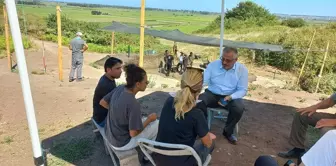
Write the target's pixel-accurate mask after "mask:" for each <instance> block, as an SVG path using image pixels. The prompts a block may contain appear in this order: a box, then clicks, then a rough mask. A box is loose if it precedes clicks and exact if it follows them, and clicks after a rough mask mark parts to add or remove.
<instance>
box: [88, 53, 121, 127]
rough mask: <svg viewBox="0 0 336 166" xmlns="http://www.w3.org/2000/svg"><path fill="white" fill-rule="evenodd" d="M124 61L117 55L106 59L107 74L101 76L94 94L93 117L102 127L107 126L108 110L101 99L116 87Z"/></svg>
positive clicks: (105, 68)
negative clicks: (101, 102) (102, 104)
mask: <svg viewBox="0 0 336 166" xmlns="http://www.w3.org/2000/svg"><path fill="white" fill-rule="evenodd" d="M122 63H123V62H122V61H121V60H120V59H118V58H115V57H110V58H108V59H107V60H106V61H105V64H104V70H105V74H104V75H103V76H101V77H100V79H99V82H98V84H97V87H96V89H95V91H94V95H93V119H94V120H95V121H96V122H97V123H98V125H100V126H101V127H104V126H105V123H106V116H107V112H108V110H107V109H106V108H104V107H102V106H101V105H100V104H99V102H100V100H101V99H102V98H103V97H104V96H105V95H107V94H108V93H110V92H111V91H112V90H113V89H114V88H115V87H116V82H115V79H118V78H120V75H121V73H122Z"/></svg>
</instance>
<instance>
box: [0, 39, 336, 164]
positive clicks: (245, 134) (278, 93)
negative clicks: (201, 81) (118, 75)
mask: <svg viewBox="0 0 336 166" xmlns="http://www.w3.org/2000/svg"><path fill="white" fill-rule="evenodd" d="M36 43H37V45H38V46H39V45H40V44H39V43H40V42H39V41H36ZM45 48H46V60H47V74H43V75H36V74H31V73H32V72H33V71H41V70H42V69H43V65H42V58H41V57H42V51H41V50H36V51H27V56H26V59H27V64H28V71H29V73H30V75H29V77H30V83H31V88H32V93H33V99H34V105H35V112H36V117H37V122H38V127H39V134H40V139H41V142H43V143H42V144H43V148H45V149H47V150H48V152H49V154H48V157H49V161H50V163H49V164H50V165H112V162H111V161H110V160H111V159H110V158H109V157H108V156H106V155H105V154H104V149H103V145H102V144H101V140H100V139H99V138H97V137H96V136H95V135H94V134H93V133H92V125H91V124H90V122H89V120H90V118H91V115H92V109H91V108H92V95H93V91H94V88H95V86H96V83H97V81H98V79H99V77H100V76H101V74H102V73H103V71H102V70H101V69H100V70H99V69H95V68H92V67H91V66H89V64H90V63H91V62H93V61H95V60H98V59H100V58H102V57H104V56H105V55H104V54H96V53H87V54H86V55H85V65H84V76H85V77H86V78H87V79H86V80H85V81H84V82H73V83H69V82H67V75H68V73H69V64H70V52H69V51H68V50H67V48H63V53H64V56H63V60H64V82H60V81H58V72H57V68H58V67H57V55H56V53H57V46H56V44H54V43H49V42H46V43H45ZM6 64H7V62H6V59H0V94H1V95H0V101H1V102H0V163H1V165H6V166H11V165H13V166H14V165H15V166H18V165H19V166H20V165H24V166H26V165H33V161H32V149H31V143H30V137H29V131H28V127H27V120H26V114H25V109H24V104H23V98H22V92H21V85H20V79H19V75H18V74H17V73H11V72H9V71H8V70H7V65H6ZM160 79H161V78H160ZM163 91H166V92H168V91H175V89H174V88H172V89H169V88H167V89H164V90H163V89H161V88H157V89H150V88H149V89H148V90H147V91H146V92H144V93H141V94H139V95H138V96H137V97H139V98H140V102H141V104H142V110H143V111H144V112H146V113H148V112H159V111H160V109H161V107H162V105H163V102H164V100H165V99H166V98H167V97H168V95H167V93H165V92H163ZM320 97H321V95H312V94H308V93H305V92H294V91H288V90H283V89H279V90H276V89H266V88H263V87H261V86H255V87H252V88H251V89H250V91H249V95H248V97H246V100H245V104H246V107H247V108H248V111H246V112H245V114H244V116H243V119H242V121H241V123H240V133H239V145H237V146H233V145H230V144H228V143H227V141H226V140H225V139H224V138H223V137H222V136H221V130H222V127H223V125H224V123H223V122H221V121H215V124H214V125H213V128H212V131H213V132H214V133H215V134H216V135H217V136H218V140H216V149H215V151H214V153H213V159H212V164H211V165H214V166H217V165H218V166H223V165H228V166H233V165H239V166H251V165H253V162H254V160H255V159H256V158H257V157H258V156H259V155H262V154H269V155H276V153H277V152H278V151H280V150H285V149H286V148H288V147H289V146H288V144H287V137H288V133H289V130H290V124H291V121H292V115H293V110H294V108H295V107H303V106H307V105H310V104H311V103H316V102H317V101H318V100H319V98H320ZM330 111H335V110H334V109H331V110H330ZM73 149H76V151H72V150H73ZM81 156H84V157H81ZM276 159H277V160H278V161H279V163H280V165H281V164H283V163H284V160H282V159H280V158H276Z"/></svg>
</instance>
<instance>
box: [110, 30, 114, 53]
mask: <svg viewBox="0 0 336 166" xmlns="http://www.w3.org/2000/svg"><path fill="white" fill-rule="evenodd" d="M113 49H114V32H112V39H111V55H113Z"/></svg>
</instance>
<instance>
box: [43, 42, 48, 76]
mask: <svg viewBox="0 0 336 166" xmlns="http://www.w3.org/2000/svg"><path fill="white" fill-rule="evenodd" d="M42 57H43V68H44V73H47V65H46V62H45V53H44V41H43V40H42Z"/></svg>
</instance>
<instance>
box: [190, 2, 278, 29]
mask: <svg viewBox="0 0 336 166" xmlns="http://www.w3.org/2000/svg"><path fill="white" fill-rule="evenodd" d="M224 22H225V23H224V26H225V29H244V28H249V27H262V26H269V25H277V24H278V19H277V17H276V16H275V15H273V14H271V13H270V12H269V11H268V10H267V9H265V8H263V7H262V6H259V5H258V4H256V3H254V2H251V1H246V2H240V3H239V4H238V5H237V7H235V8H232V9H231V10H229V11H227V13H226V15H225V19H224ZM220 23H221V16H218V17H217V18H216V19H215V20H214V21H213V22H212V23H210V24H209V25H208V26H207V27H205V28H203V29H200V30H198V31H196V33H214V32H217V31H218V30H219V29H220Z"/></svg>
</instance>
